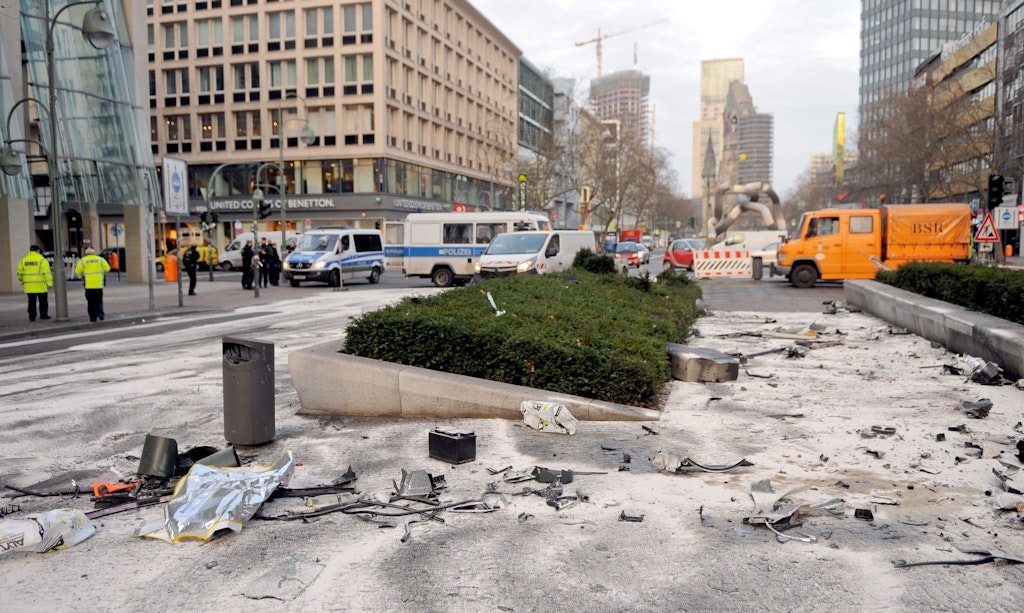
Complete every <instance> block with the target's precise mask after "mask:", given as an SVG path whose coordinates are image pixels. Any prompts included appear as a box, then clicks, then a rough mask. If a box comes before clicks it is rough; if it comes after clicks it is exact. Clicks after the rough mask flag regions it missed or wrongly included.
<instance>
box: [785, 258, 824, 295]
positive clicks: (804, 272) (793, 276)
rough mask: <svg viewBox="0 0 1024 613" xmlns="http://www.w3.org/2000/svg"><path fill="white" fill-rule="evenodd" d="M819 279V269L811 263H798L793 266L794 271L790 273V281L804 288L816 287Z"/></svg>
mask: <svg viewBox="0 0 1024 613" xmlns="http://www.w3.org/2000/svg"><path fill="white" fill-rule="evenodd" d="M817 280H818V271H817V270H815V269H814V267H813V266H811V265H810V264H798V265H797V266H794V267H793V272H791V273H790V274H789V282H790V283H792V284H793V285H795V286H797V287H800V288H803V289H809V288H812V287H814V284H815V282H817Z"/></svg>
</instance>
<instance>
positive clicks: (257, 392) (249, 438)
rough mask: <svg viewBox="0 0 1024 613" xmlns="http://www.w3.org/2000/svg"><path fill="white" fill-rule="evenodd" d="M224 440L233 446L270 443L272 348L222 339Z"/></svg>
mask: <svg viewBox="0 0 1024 613" xmlns="http://www.w3.org/2000/svg"><path fill="white" fill-rule="evenodd" d="M221 340H222V343H223V349H224V438H225V439H227V441H228V442H229V443H233V444H235V445H262V444H263V443H268V442H270V441H272V440H274V435H275V424H274V345H273V343H268V342H265V341H256V340H248V339H242V338H231V337H227V336H225V337H222V339H221Z"/></svg>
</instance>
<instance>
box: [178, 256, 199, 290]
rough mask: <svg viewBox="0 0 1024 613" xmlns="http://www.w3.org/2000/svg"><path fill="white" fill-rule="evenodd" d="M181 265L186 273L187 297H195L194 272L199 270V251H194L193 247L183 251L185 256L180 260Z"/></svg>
mask: <svg viewBox="0 0 1024 613" xmlns="http://www.w3.org/2000/svg"><path fill="white" fill-rule="evenodd" d="M181 263H182V264H184V265H185V272H186V273H188V295H189V296H195V295H196V270H197V269H198V268H199V250H198V249H196V246H195V245H192V246H191V247H189V248H188V250H187V251H185V255H184V256H183V257H182V258H181Z"/></svg>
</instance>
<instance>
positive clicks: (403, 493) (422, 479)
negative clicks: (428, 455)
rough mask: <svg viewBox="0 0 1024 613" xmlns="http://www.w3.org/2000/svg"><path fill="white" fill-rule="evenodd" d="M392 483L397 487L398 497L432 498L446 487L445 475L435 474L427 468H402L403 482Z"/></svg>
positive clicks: (396, 493)
mask: <svg viewBox="0 0 1024 613" xmlns="http://www.w3.org/2000/svg"><path fill="white" fill-rule="evenodd" d="M391 484H392V485H393V486H394V487H395V495H396V496H397V497H398V498H432V497H435V496H437V492H438V491H439V490H441V489H444V488H445V487H446V485H445V483H444V475H438V476H434V475H431V474H430V473H428V472H427V471H425V470H413V471H407V470H405V469H404V468H403V469H402V482H401V484H397V483H395V482H394V481H392V482H391Z"/></svg>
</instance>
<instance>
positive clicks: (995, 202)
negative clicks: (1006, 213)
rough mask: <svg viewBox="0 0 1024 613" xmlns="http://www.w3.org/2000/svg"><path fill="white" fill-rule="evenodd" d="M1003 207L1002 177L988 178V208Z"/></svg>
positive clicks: (992, 175) (993, 175)
mask: <svg viewBox="0 0 1024 613" xmlns="http://www.w3.org/2000/svg"><path fill="white" fill-rule="evenodd" d="M997 206H1003V175H997V174H990V175H989V176H988V208H989V209H994V208H995V207H997Z"/></svg>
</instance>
